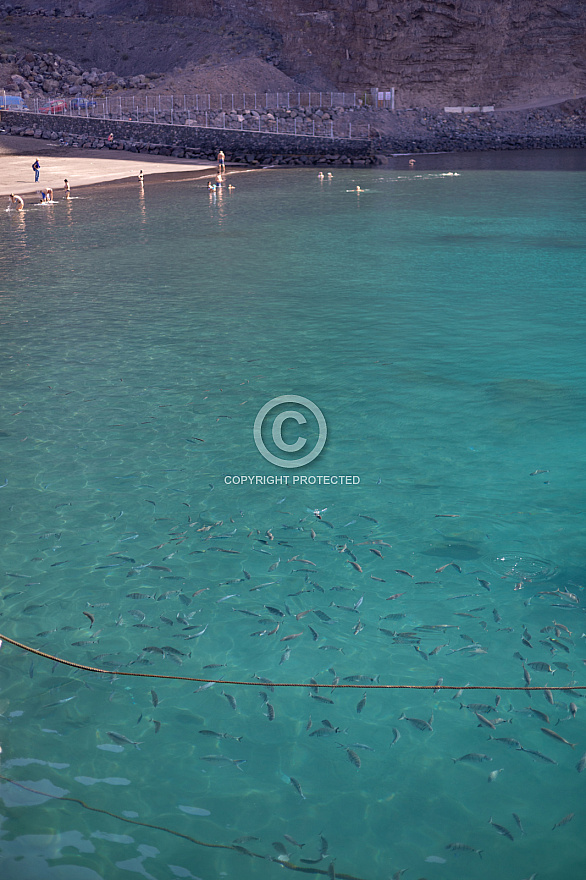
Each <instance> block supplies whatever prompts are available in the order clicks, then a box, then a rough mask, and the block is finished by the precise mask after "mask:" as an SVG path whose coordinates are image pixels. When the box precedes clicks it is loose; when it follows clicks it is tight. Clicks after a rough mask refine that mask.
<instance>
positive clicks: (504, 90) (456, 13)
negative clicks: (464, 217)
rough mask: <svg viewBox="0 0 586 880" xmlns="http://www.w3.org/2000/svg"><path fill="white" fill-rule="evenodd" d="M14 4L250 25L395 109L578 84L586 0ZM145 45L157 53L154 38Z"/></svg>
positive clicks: (321, 81)
mask: <svg viewBox="0 0 586 880" xmlns="http://www.w3.org/2000/svg"><path fill="white" fill-rule="evenodd" d="M17 3H18V5H19V6H21V7H28V8H33V9H34V8H38V7H40V6H44V7H46V8H51V9H53V8H54V7H56V6H58V7H60V9H61V10H62V12H63V13H66V14H74V15H75V14H76V13H82V14H90V15H98V16H103V15H106V16H107V15H111V16H115V17H116V18H121V17H124V16H126V17H127V18H128V19H130V17H131V16H134V17H136V16H139V17H140V18H141V20H142V21H145V20H148V19H149V18H150V19H151V21H152V23H153V24H154V23H155V22H161V24H160V25H159V26H160V27H163V24H162V19H163V20H164V22H165V26H166V27H167V28H168V27H169V26H170V24H171V23H172V22H174V21H175V20H177V21H179V20H181V22H183V24H182V25H181V26H182V27H185V28H187V29H189V28H192V33H193V34H195V35H197V33H198V20H199V22H200V23H203V22H204V21H205V22H208V23H209V22H210V21H213V22H215V23H216V24H217V26H218V27H219V28H226V29H228V30H230V29H231V30H232V31H233V32H234V33H238V32H239V31H240V30H241V31H242V32H248V33H252V34H255V35H256V39H253V44H254V45H256V51H257V53H258V54H259V55H261V56H264V57H267V55H268V57H269V58H270V59H271V60H273V61H274V63H276V64H277V66H278V67H280V68H281V70H283V71H284V72H285V73H286V74H288V75H289V76H291V77H293V78H294V79H296V80H297V81H298V82H300V83H302V84H305V85H311V86H312V87H313V88H320V87H322V88H327V87H328V86H335V87H337V88H339V89H340V90H345V91H353V90H357V91H360V90H364V89H366V88H369V87H373V86H378V87H379V88H385V87H386V88H388V87H390V86H394V87H396V89H397V98H398V103H397V106H399V107H410V106H424V105H426V104H427V105H432V106H441V105H445V104H478V103H480V104H492V103H496V104H502V103H503V102H507V101H508V102H510V101H511V99H515V98H517V99H518V100H520V101H523V100H530V99H534V98H541V97H558V96H571V95H572V94H574V93H584V92H586V39H585V31H586V4H585V3H584V0H15V5H16V4H17ZM192 39H193V37H192ZM187 45H189V46H192V45H193V43H191V42H188V43H187ZM269 45H270V49H267V46H269ZM166 48H167V49H169V52H170V50H171V48H172V47H170V46H167V47H166ZM152 49H153V58H154V59H160V60H161V62H162V61H163V59H162V53H161V51H160V49H161V47H160V46H158V45H156V44H155V45H153V46H152ZM171 55H172V53H171V54H169V61H170V60H171ZM101 63H102V64H103V65H104V64H105V62H104V61H103V60H102V62H101ZM107 63H108V65H109V64H110V63H112V62H110V61H108V62H107ZM177 63H178V61H177V60H175V61H174V64H177ZM133 72H134V71H133Z"/></svg>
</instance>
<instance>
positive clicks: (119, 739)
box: [107, 730, 142, 752]
mask: <svg viewBox="0 0 586 880" xmlns="http://www.w3.org/2000/svg"><path fill="white" fill-rule="evenodd" d="M107 733H108V736H109V737H110V739H112V740H114V742H115V743H117V744H118V745H125V746H134V748H135V749H138V751H139V752H140V749H139V748H138V747H139V746H140V745H142V743H140V742H134V740H131V739H128V737H127V736H124V735H123V734H121V733H114V731H113V730H108V731H107Z"/></svg>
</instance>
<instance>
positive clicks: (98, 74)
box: [0, 52, 159, 100]
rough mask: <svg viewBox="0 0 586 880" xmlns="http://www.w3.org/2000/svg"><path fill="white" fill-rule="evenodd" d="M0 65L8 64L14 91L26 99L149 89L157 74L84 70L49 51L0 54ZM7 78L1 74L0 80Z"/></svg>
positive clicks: (94, 68) (94, 69)
mask: <svg viewBox="0 0 586 880" xmlns="http://www.w3.org/2000/svg"><path fill="white" fill-rule="evenodd" d="M0 65H9V66H10V69H11V70H14V72H13V73H10V74H9V77H10V80H11V81H12V84H13V89H14V93H15V94H20V95H21V96H22V97H23V98H24V99H25V100H28V99H30V98H35V97H38V98H42V99H44V98H53V97H57V96H58V97H60V98H70V97H75V96H76V95H81V96H83V97H85V96H89V95H100V94H105V93H106V94H111V93H112V92H118V91H121V90H125V89H139V90H142V89H152V88H154V87H155V84H154V82H153V80H155V79H158V77H159V74H149V75H148V76H146V75H144V74H139V75H138V76H131V77H121V76H118V75H117V74H116V73H114V71H112V70H108V71H104V70H98V68H97V67H92V68H91V69H90V70H84V68H83V67H80V66H79V65H78V64H75V63H74V62H73V61H69V60H68V59H67V58H62V57H61V55H56V54H54V53H53V52H42V53H40V52H20V53H16V54H12V55H11V54H7V53H6V52H5V53H3V54H0ZM6 79H7V77H6V76H4V80H6Z"/></svg>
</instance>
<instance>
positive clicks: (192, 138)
mask: <svg viewBox="0 0 586 880" xmlns="http://www.w3.org/2000/svg"><path fill="white" fill-rule="evenodd" d="M1 117H2V124H3V127H4V128H5V129H6V130H7V131H8V132H9V133H10V134H22V135H24V136H29V137H36V138H42V139H46V140H59V139H63V140H66V141H67V142H68V143H75V144H76V145H77V146H78V147H84V148H86V149H91V148H94V149H103V148H110V149H118V150H129V151H130V152H134V153H136V152H140V153H153V154H155V155H160V156H177V157H179V158H191V159H210V160H214V161H215V159H216V157H217V154H218V150H219V149H220V147H221V148H222V149H223V150H224V153H225V154H226V160H227V161H228V162H246V163H248V164H255V163H256V162H262V163H263V164H267V163H269V162H271V163H282V164H299V165H313V164H336V165H362V166H364V165H371V164H374V163H375V162H376V159H375V155H374V150H373V143H372V142H371V141H368V140H366V139H358V138H356V139H351V140H350V139H346V138H318V137H316V138H313V137H299V136H295V135H273V134H269V133H266V132H253V131H230V130H229V129H214V128H195V127H192V126H185V125H157V124H148V123H136V122H117V121H114V120H103V119H84V118H83V117H71V116H61V115H59V116H50V115H46V116H45V115H42V114H36V113H29V112H16V111H2V114H1ZM110 134H112V135H113V136H114V137H113V142H112V143H110V144H109V143H108V142H107V138H108V136H109V135H110Z"/></svg>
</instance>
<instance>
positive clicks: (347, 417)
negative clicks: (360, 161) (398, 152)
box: [0, 151, 586, 880]
mask: <svg viewBox="0 0 586 880" xmlns="http://www.w3.org/2000/svg"><path fill="white" fill-rule="evenodd" d="M577 157H578V154H577V153H571V152H569V151H567V152H565V153H556V152H553V151H552V152H551V153H550V154H547V155H546V154H537V155H536V154H532V155H530V156H527V155H525V154H517V155H515V156H514V157H507V158H506V159H504V158H503V157H502V155H500V156H499V155H493V156H492V157H484V156H476V157H472V158H471V157H469V156H468V155H466V156H463V157H458V156H445V155H444V156H434V157H417V165H416V169H414V170H413V171H410V170H409V169H408V165H407V158H406V157H405V158H400V157H397V158H396V159H395V160H394V161H395V163H396V167H390V168H386V169H383V168H377V169H375V170H362V169H361V170H360V171H358V170H355V171H353V170H351V169H348V170H345V169H344V170H342V169H338V170H335V171H334V173H333V177H332V178H331V179H329V180H328V179H325V180H319V179H318V178H317V173H316V171H315V170H313V169H312V170H292V171H287V172H285V171H281V170H270V171H265V172H262V173H258V174H243V175H237V176H234V178H233V181H234V187H235V188H234V189H233V190H232V191H230V192H228V191H227V190H224V191H223V192H220V193H208V191H207V189H206V187H205V181H201V180H195V181H193V180H176V179H175V180H171V181H169V182H167V183H164V184H157V185H156V186H149V185H148V182H147V183H146V184H145V185H144V187H140V186H139V184H138V183H136V182H132V183H131V184H124V185H121V186H118V187H104V188H100V187H98V188H89V189H86V190H80V191H79V193H77V194H78V195H79V196H80V198H79V199H77V200H76V201H75V202H73V200H72V202H69V203H67V202H65V201H57V202H56V203H55V204H54V205H51V206H48V207H46V208H44V209H43V210H42V211H37V210H34V209H32V208H31V209H27V210H25V211H24V212H22V214H19V215H16V214H14V213H3V214H2V218H1V220H0V223H1V224H2V238H3V241H5V242H7V243H9V244H8V247H6V248H5V249H4V250H3V254H2V256H1V257H0V263H1V276H0V277H2V279H3V283H2V293H1V313H0V321H1V323H0V339H1V345H0V360H1V362H2V377H3V381H2V386H3V392H4V393H3V397H2V410H3V415H2V424H1V426H0V450H1V451H2V454H1V465H0V485H1V484H4V485H1V488H0V500H1V502H2V504H1V508H0V515H1V517H2V536H3V548H4V553H3V557H4V558H3V564H2V574H1V575H0V632H1V633H2V635H3V636H4V637H8V638H10V639H13V640H15V641H17V642H18V643H21V644H24V645H27V646H31V647H33V648H35V649H38V650H39V651H41V652H44V653H45V654H48V655H50V656H51V657H58V658H64V659H66V660H69V661H72V662H73V663H77V664H79V665H80V666H90V667H93V668H98V669H101V670H104V672H103V673H95V672H89V671H86V670H83V669H79V668H72V667H67V666H64V665H62V664H59V663H56V662H54V661H52V660H51V659H47V658H45V657H42V656H40V655H34V654H31V653H30V652H27V651H25V650H21V649H19V648H18V647H15V646H13V645H10V644H8V643H7V642H4V644H3V648H2V663H1V664H0V721H1V728H0V729H1V737H0V742H1V747H2V755H1V758H2V761H1V765H0V773H1V778H0V802H1V809H0V813H1V816H2V834H1V836H0V864H1V866H2V871H1V872H0V873H1V874H2V877H3V878H6V880H16V878H18V880H29V878H30V880H45V878H47V880H98V878H112V877H116V878H125V877H130V876H132V875H135V874H140V875H142V876H144V877H147V878H156V880H167V878H175V877H178V878H183V877H185V878H190V877H191V878H200V880H216V878H221V877H226V878H238V880H249V878H251V880H252V878H261V877H262V878H270V877H273V876H274V877H278V876H283V871H288V872H294V873H297V874H299V873H303V874H306V875H308V876H317V877H319V876H325V877H330V878H332V877H353V878H360V880H390V878H398V877H400V876H401V875H402V873H403V872H407V873H406V880H408V878H411V877H413V878H419V877H425V878H426V880H435V878H438V880H460V878H462V877H466V878H467V880H489V878H490V880H493V878H495V877H499V878H501V880H527V878H530V877H532V876H536V877H537V878H539V880H561V878H563V880H581V878H583V876H584V872H585V870H586V844H585V842H584V841H585V840H586V835H585V833H584V832H585V821H586V814H585V812H584V806H583V804H584V785H585V784H586V773H584V772H582V771H583V770H584V769H585V764H586V757H585V754H586V728H585V723H584V717H585V712H586V709H585V706H584V695H585V694H586V671H585V669H584V663H585V660H586V640H585V639H584V638H583V633H584V631H585V629H586V627H585V625H584V607H585V605H584V564H585V560H584V549H583V548H584V531H585V529H584V486H585V480H584V460H585V457H586V453H585V449H586V444H585V443H584V414H585V412H586V407H585V403H586V392H585V390H584V389H585V383H584V377H585V362H584V351H585V338H584V336H585V334H584V326H585V314H586V310H585V308H584V298H585V291H584V268H585V260H584V254H585V238H584V221H585V219H586V218H585V211H584V204H586V173H585V171H584V170H582V168H581V167H580V163H579V162H578V161H577ZM401 162H402V163H403V164H402V165H401ZM544 163H545V165H547V167H544ZM548 163H549V164H548ZM357 186H359V187H360V191H356V187H357ZM291 395H294V396H302V397H304V398H307V399H308V400H309V401H310V402H312V403H313V404H314V405H315V407H318V408H319V410H320V411H321V413H322V414H323V417H324V420H325V423H326V424H327V441H326V442H325V446H324V448H323V451H322V452H321V453H320V455H319V456H318V457H317V458H316V459H315V460H313V461H312V462H310V463H309V464H307V465H305V466H303V467H301V468H294V467H291V468H285V467H281V466H279V465H276V464H273V463H271V462H269V461H267V460H266V459H265V458H264V457H263V456H262V455H261V454H260V452H259V449H258V448H257V445H256V444H255V441H254V437H253V427H254V423H255V419H256V417H257V414H258V413H259V410H260V409H261V408H262V407H263V406H264V405H265V404H267V403H268V402H269V401H272V400H273V399H274V398H278V397H287V396H291ZM295 408H296V409H298V410H300V411H301V413H302V415H303V417H304V418H305V419H306V421H305V422H303V421H301V422H299V421H298V420H294V419H293V418H291V417H290V416H289V418H287V417H286V414H287V413H290V412H291V409H292V405H291V403H281V404H278V405H277V406H276V407H275V408H273V409H272V410H271V417H270V419H267V421H266V422H265V423H264V426H263V431H262V437H263V440H264V442H265V443H266V446H267V448H268V449H269V450H270V451H271V452H272V453H273V454H276V457H277V458H279V457H282V456H285V458H292V457H293V456H294V455H295V454H297V453H290V452H286V451H285V452H283V451H282V450H281V451H279V449H278V448H277V447H278V444H275V436H277V437H279V430H281V428H282V431H281V435H280V436H281V438H282V442H283V444H284V445H286V444H289V446H290V447H292V446H295V445H296V444H297V445H299V442H300V440H299V438H302V439H305V440H306V444H305V447H303V448H304V452H305V451H306V450H307V449H310V448H311V447H312V446H313V445H314V443H315V440H316V437H317V432H318V423H317V420H316V417H315V412H313V411H312V410H311V409H308V408H307V407H301V408H300V407H299V405H298V404H297V403H296V404H295ZM279 415H280V416H281V419H280V420H279V419H278V418H277V419H276V420H275V418H274V417H275V416H277V417H278V416H279ZM275 422H277V423H278V424H279V425H281V428H275V431H273V425H274V424H275ZM275 432H276V433H275ZM302 454H304V453H302ZM285 476H288V480H285V479H284V477H285ZM294 476H297V477H301V476H303V477H307V481H305V482H303V483H302V482H301V480H300V479H299V480H297V481H294V479H293V478H294ZM256 477H263V478H265V479H264V480H256V479H253V480H252V481H251V479H250V478H256ZM325 477H327V478H328V479H327V480H325V479H323V478H325ZM332 477H336V478H338V479H337V480H335V481H333V480H332ZM340 477H345V478H349V479H347V480H343V481H342V480H340V479H339V478H340ZM267 478H271V479H270V480H269V479H267ZM277 478H279V479H277ZM313 478H315V480H314V479H313ZM318 478H322V479H321V480H320V479H318ZM122 672H123V673H140V674H141V676H142V675H144V674H146V675H159V676H169V678H165V679H156V678H149V677H132V676H129V675H121V674H119V673H122ZM185 679H187V680H185ZM190 679H199V680H200V681H196V682H194V681H191V680H190ZM210 680H212V681H215V682H216V683H215V684H212V685H211V686H208V685H207V684H206V682H209V681H210ZM275 683H276V684H290V685H293V686H291V687H274V684H275ZM349 685H353V687H348V686H349ZM388 685H401V686H409V688H412V689H404V687H403V688H401V689H394V688H393V689H389V688H385V687H380V686H388ZM419 686H427V689H417V688H418V687H419ZM465 686H470V687H477V688H483V689H478V690H472V689H470V690H462V689H463V688H464V687H465ZM535 687H536V688H538V690H531V688H535ZM484 688H486V689H484ZM125 820H126V821H125ZM153 826H155V827H153Z"/></svg>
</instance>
